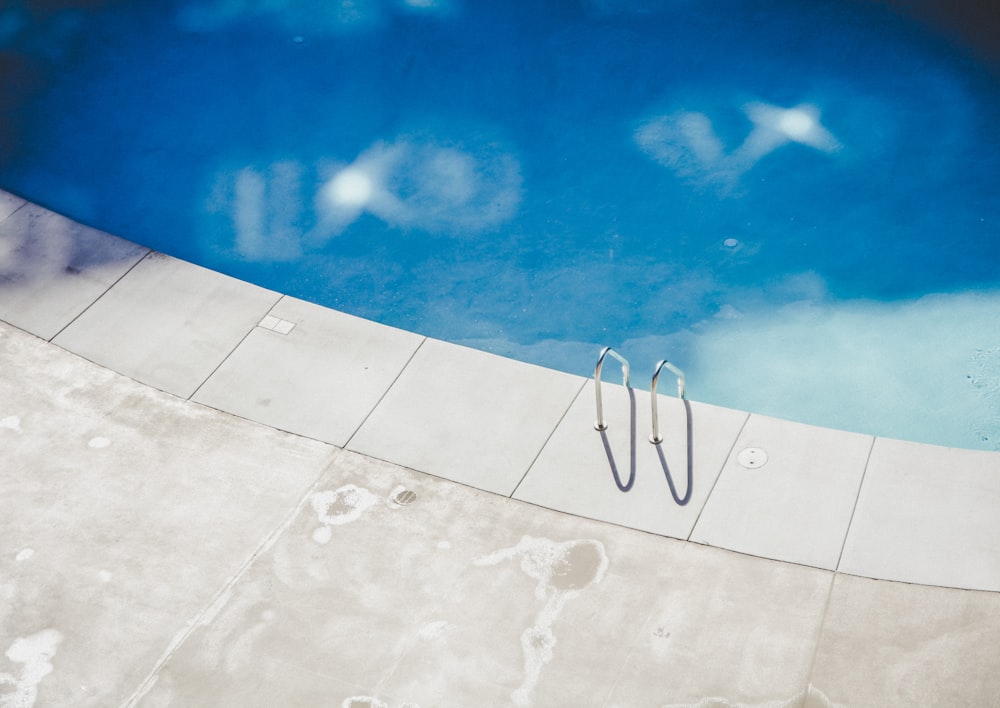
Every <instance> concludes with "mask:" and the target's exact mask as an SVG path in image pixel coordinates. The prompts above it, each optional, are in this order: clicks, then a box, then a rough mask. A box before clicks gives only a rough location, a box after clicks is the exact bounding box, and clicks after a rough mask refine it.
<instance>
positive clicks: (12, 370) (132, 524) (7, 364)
mask: <svg viewBox="0 0 1000 708" xmlns="http://www.w3.org/2000/svg"><path fill="white" fill-rule="evenodd" d="M0 361H2V362H3V365H2V366H0V460H2V465H0V650H3V651H5V652H6V658H0V705H2V706H3V707H4V708H22V707H23V706H31V705H39V706H70V705H74V706H77V705H79V706H105V705H115V704H118V703H120V702H121V701H123V700H125V699H126V698H127V697H128V695H129V694H130V693H131V692H132V691H134V690H135V688H136V686H137V685H138V684H139V683H140V682H141V681H142V680H143V678H144V677H145V676H146V674H148V672H149V671H150V670H151V669H152V668H153V667H154V666H155V663H156V661H157V658H158V657H159V656H160V655H161V654H162V653H163V652H164V651H165V650H166V649H167V648H168V646H169V645H170V643H171V641H172V638H173V637H174V636H175V635H176V634H177V633H178V632H179V631H180V630H182V629H183V627H184V626H185V624H186V623H187V622H189V621H191V620H192V619H194V618H195V617H196V616H198V614H199V613H200V612H201V611H202V610H203V609H204V608H205V607H206V606H207V605H208V604H209V603H210V602H211V601H212V599H213V597H214V596H215V595H216V594H217V593H218V592H219V591H220V590H221V589H222V588H223V586H224V585H225V583H226V582H227V580H228V579H229V578H230V577H232V576H233V575H235V574H236V573H237V572H238V571H239V570H240V568H241V566H242V564H243V563H244V562H245V561H246V559H247V558H249V557H250V556H251V555H252V554H253V553H254V551H255V550H256V549H257V548H258V547H259V546H260V545H261V544H262V543H263V541H264V540H265V539H266V538H267V537H268V535H269V534H270V533H271V532H272V531H273V530H274V529H275V528H276V527H277V526H278V525H279V524H280V523H281V522H282V520H283V519H284V518H285V517H286V516H287V515H288V513H289V510H290V509H291V508H292V507H293V506H294V504H295V503H296V502H297V501H298V500H299V499H300V498H301V497H302V495H303V494H304V493H305V492H306V490H307V489H308V488H309V487H310V486H311V485H312V484H313V483H314V482H315V481H316V479H317V478H318V477H319V474H320V472H321V471H322V470H323V469H324V468H325V467H326V465H327V464H328V463H329V461H330V459H331V457H332V455H333V454H334V452H335V450H334V449H333V448H331V447H329V446H327V445H323V444H321V443H318V442H315V441H312V440H307V439H305V438H299V437H295V436H291V435H287V434H283V433H278V432H276V431H274V430H271V429H269V428H265V427H263V426H260V425H256V424H251V423H247V422H246V421H240V420H238V419H235V418H233V417H231V416H226V415H223V414H219V413H216V412H214V411H212V410H210V409H207V408H203V407H201V406H194V405H191V404H187V403H185V402H183V401H180V400H178V399H176V398H174V397H172V396H169V395H167V394H163V393H161V392H159V391H155V390H153V389H151V388H149V387H147V386H143V385H141V384H138V383H136V382H134V381H131V380H129V379H126V378H125V377H123V376H120V375H118V374H114V373H112V372H110V371H108V370H107V369H103V368H100V367H97V366H94V365H93V364H90V363H89V362H86V361H84V360H83V359H81V358H79V357H77V356H75V355H72V354H68V353H66V352H64V351H63V350H61V349H59V348H57V347H54V346H51V345H48V344H45V343H44V342H43V341H42V340H39V339H36V338H34V337H32V336H30V335H27V334H25V333H23V332H21V331H19V330H17V329H15V328H13V327H10V326H7V325H3V326H0ZM53 667H54V668H53ZM49 672H51V673H49ZM36 699H37V700H36Z"/></svg>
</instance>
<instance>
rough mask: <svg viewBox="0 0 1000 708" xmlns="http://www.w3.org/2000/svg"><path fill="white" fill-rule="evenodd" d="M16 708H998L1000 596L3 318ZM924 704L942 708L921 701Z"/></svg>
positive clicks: (1, 373)
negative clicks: (632, 505)
mask: <svg viewBox="0 0 1000 708" xmlns="http://www.w3.org/2000/svg"><path fill="white" fill-rule="evenodd" d="M0 354H2V360H3V362H4V364H5V365H4V366H3V367H2V368H0V451H2V457H3V460H4V465H3V467H2V468H0V595H2V597H3V600H4V601H3V603H0V648H2V649H4V655H3V657H0V705H3V706H4V708H14V707H15V706H16V707H17V708H21V707H22V706H65V705H80V706H98V705H101V706H103V705H115V704H120V705H139V706H190V705H213V706H241V707H243V706H274V705H285V706H319V705H333V706H383V707H385V706H393V707H399V706H408V707H409V708H419V707H420V706H423V707H424V708H428V707H429V706H442V707H446V706H470V705H476V706H479V705H496V706H595V707H601V708H611V707H616V708H625V707H626V706H628V707H632V706H651V707H653V706H681V705H684V706H705V707H706V708H707V707H708V706H713V707H718V706H737V705H746V706H788V707H793V706H796V707H797V706H803V705H809V706H831V705H851V706H884V705H915V704H920V705H988V704H989V703H988V701H989V700H990V699H991V697H992V696H995V695H998V693H1000V679H998V678H997V674H996V673H995V672H993V671H992V663H991V662H992V659H991V655H990V654H989V652H988V651H986V652H983V651H982V648H983V647H990V646H992V645H993V644H995V643H996V641H997V639H1000V636H998V632H1000V630H998V627H1000V620H998V616H1000V615H998V613H1000V595H998V594H996V593H972V592H967V591H960V590H949V589H941V588H926V587H921V586H912V585H906V584H902V583H893V582H886V581H873V580H867V579H859V578H853V577H850V576H844V575H842V574H838V573H834V572H830V571H826V570H822V569H817V568H808V567H804V566H799V565H795V564H789V563H782V562H778V561H772V560H767V559H762V558H755V557H752V556H747V555H741V554H737V553H733V552H731V551H726V550H722V549H717V548H711V547H708V546H703V545H700V544H695V543H689V542H683V541H679V540H674V539H669V538H664V537H661V536H656V535H653V534H648V533H642V532H638V531H633V530H630V529H626V528H623V527H621V526H616V525H612V524H606V523H602V522H599V521H593V520H589V519H582V518H579V517H576V516H573V515H570V514H562V513H558V512H554V511H550V510H547V509H543V508H540V507H537V506H533V505H530V504H526V503H523V502H519V501H516V500H511V499H507V498H504V497H502V496H498V495H494V494H490V493H487V492H484V491H480V490H476V489H472V488H470V487H466V486H464V485H460V484H455V483H452V482H449V481H445V480H441V479H439V478H437V477H434V476H430V475H426V474H422V473H420V472H416V471H414V470H410V469H406V468H405V467H401V466H398V465H395V464H392V463H389V462H384V461H380V460H376V459H373V458H371V457H368V456H365V455H362V454H359V453H354V452H350V451H346V450H340V449H338V448H335V447H333V446H330V445H327V444H323V443H320V442H316V441H312V440H309V439H307V438H303V437H299V436H295V435H290V434H286V433H281V432H278V431H275V430H273V429H271V428H268V427H265V426H261V425H258V424H255V423H252V422H249V421H245V420H242V419H240V418H236V417H234V416H231V415H228V414H225V413H221V412H218V411H215V410H212V409H209V408H206V407H204V406H201V405H199V404H196V403H193V402H190V401H183V400H181V399H178V398H175V397H173V396H171V395H169V394H166V393H162V392H160V391H156V390H153V389H151V388H149V387H146V386H143V385H141V384H138V383H136V382H134V381H131V380H128V379H126V378H125V377H122V376H120V375H118V374H115V373H112V372H110V371H108V370H106V369H104V368H101V367H99V366H96V365H94V364H92V363H90V362H87V361H85V360H83V359H81V358H79V357H77V356H75V355H73V354H70V353H68V352H65V351H63V350H61V349H60V348H58V347H55V346H53V345H51V344H47V343H45V342H44V341H42V340H39V339H37V338H35V337H33V336H31V335H29V334H27V333H24V332H22V331H20V330H18V329H16V328H14V327H10V326H2V327H0ZM917 698H919V700H916V699H917Z"/></svg>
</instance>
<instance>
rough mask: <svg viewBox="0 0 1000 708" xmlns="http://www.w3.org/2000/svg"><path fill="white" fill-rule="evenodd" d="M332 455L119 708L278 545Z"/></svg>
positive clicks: (133, 701) (127, 705) (127, 706)
mask: <svg viewBox="0 0 1000 708" xmlns="http://www.w3.org/2000/svg"><path fill="white" fill-rule="evenodd" d="M330 448H331V449H332V450H333V453H332V455H331V457H330V460H329V462H328V463H327V464H326V465H324V466H323V468H322V469H321V470H320V471H319V473H318V474H317V475H316V479H315V480H313V482H312V484H311V485H309V488H308V489H307V490H306V492H305V494H303V495H302V498H301V499H299V501H298V502H297V503H296V504H295V505H294V506H293V507H292V510H291V511H290V512H289V513H288V514H286V515H285V518H284V519H282V520H281V522H279V523H278V525H277V526H276V527H275V528H274V529H273V530H272V531H271V532H270V533H269V534H267V535H266V536H265V537H264V540H263V541H261V543H260V544H259V545H258V546H257V548H255V549H254V550H253V552H251V553H250V555H249V556H248V557H247V559H246V560H244V561H243V563H241V564H240V566H239V567H238V568H237V569H236V572H235V573H233V575H232V577H230V578H229V580H227V581H226V582H225V583H223V584H222V587H221V588H220V589H219V591H218V592H217V593H216V594H215V596H214V597H213V598H212V599H211V601H209V603H208V604H207V605H206V606H205V607H204V609H202V610H201V611H200V612H198V613H197V614H196V615H195V616H194V617H193V618H191V620H189V621H188V623H187V625H186V626H185V627H183V628H182V629H181V630H180V631H179V632H177V634H175V635H174V637H173V639H171V640H170V643H169V644H168V645H167V648H166V649H165V650H164V651H163V653H162V654H161V655H160V657H159V658H158V659H157V660H156V663H155V664H153V668H152V669H150V671H149V673H148V674H147V675H146V678H145V679H143V681H142V682H141V683H140V684H139V686H138V687H137V688H136V690H135V692H134V693H132V695H131V696H129V697H128V698H127V699H126V700H125V701H124V702H122V704H121V708H134V707H135V706H136V705H138V703H139V701H140V700H142V698H143V696H145V695H146V694H147V693H148V692H149V690H150V689H151V688H153V686H154V685H155V684H156V680H157V678H158V677H159V674H160V671H161V670H162V669H163V667H164V666H165V665H166V664H167V662H168V661H170V659H171V657H173V655H174V654H175V653H176V652H177V650H178V649H180V648H181V647H182V646H183V645H184V642H186V641H187V639H188V638H189V637H190V636H191V635H192V634H194V632H195V631H196V630H197V629H198V628H199V627H202V626H205V625H207V624H209V623H210V622H211V621H212V620H213V619H215V617H216V616H217V615H218V614H219V612H221V611H222V609H223V608H224V607H225V606H226V603H227V602H228V601H229V598H230V597H231V595H232V591H233V588H234V587H235V586H236V584H237V583H238V582H239V581H240V580H241V579H242V578H243V576H244V575H246V573H247V571H249V570H250V567H251V566H253V564H254V563H255V562H256V561H257V559H258V558H259V557H260V556H261V555H262V554H263V553H265V552H267V551H268V550H270V548H271V547H272V546H273V545H274V544H275V542H277V540H278V537H280V536H281V535H282V534H283V533H284V532H285V531H286V530H287V529H288V528H289V527H290V526H291V525H292V523H294V521H295V518H296V517H297V516H298V515H299V513H300V512H301V511H302V509H303V508H304V507H305V505H306V504H307V503H308V502H309V499H310V498H311V497H312V496H313V494H315V493H316V490H317V489H318V488H319V486H320V484H321V483H322V482H323V479H324V475H325V474H326V471H327V470H328V469H330V466H331V465H333V463H334V462H336V460H337V458H338V457H339V456H340V455H341V453H343V449H342V448H338V447H336V446H334V445H330Z"/></svg>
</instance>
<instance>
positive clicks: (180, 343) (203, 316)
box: [53, 253, 281, 398]
mask: <svg viewBox="0 0 1000 708" xmlns="http://www.w3.org/2000/svg"><path fill="white" fill-rule="evenodd" d="M280 297H281V296H280V295H278V293H275V292H272V291H270V290H265V289H264V288H259V287H257V286H256V285H250V284H249V283H244V282H242V281H239V280H236V279H234V278H230V277H228V276H225V275H222V274H220V273H215V272H213V271H210V270H207V269H205V268H201V267H199V266H196V265H192V264H190V263H186V262H184V261H180V260H177V259H176V258H171V257H169V256H165V255H163V254H160V253H150V254H149V255H148V256H146V258H144V259H143V260H142V261H141V262H140V263H138V264H137V265H136V266H135V268H133V269H132V270H131V271H129V273H128V275H126V276H125V277H124V278H122V279H121V281H119V282H118V283H117V284H116V285H115V287H113V288H112V289H111V290H109V291H108V292H107V293H106V294H105V295H104V296H103V297H101V299H100V300H98V301H97V302H95V303H94V304H93V305H92V306H91V307H90V308H89V309H88V310H87V311H86V312H84V313H83V314H82V315H80V317H78V318H77V319H76V320H75V321H74V322H73V324H71V325H70V326H69V327H67V328H66V329H65V330H63V332H61V333H60V334H59V336H57V337H56V338H55V339H54V340H53V341H54V342H55V343H56V344H58V345H59V346H61V347H64V348H66V349H68V350H70V351H72V352H76V353H77V354H80V355H81V356H84V357H86V358H87V359H90V360H91V361H93V362H96V363H98V364H101V365H102V366H107V367H108V368H110V369H113V370H115V371H118V372H119V373H122V374H125V375H126V376H129V377H131V378H134V379H135V380H136V381H141V382H143V383H146V384H149V385H150V386H155V387H156V388H158V389H161V390H163V391H167V392H169V393H173V394H175V395H177V396H180V397H182V398H188V397H189V396H191V394H193V393H194V392H195V390H197V388H198V386H200V385H201V384H202V383H203V382H204V381H205V379H207V378H208V377H209V375H210V374H211V373H212V372H213V371H214V370H215V369H216V368H217V367H218V366H219V364H221V363H222V361H223V360H224V359H225V358H226V356H228V355H229V353H230V352H232V350H233V349H235V348H236V345H237V344H239V343H240V341H241V340H242V339H243V338H244V337H245V336H246V335H247V333H249V332H250V330H251V329H253V327H254V326H255V325H256V324H257V323H258V322H260V320H261V318H262V317H264V315H266V314H267V311H268V310H269V309H270V308H271V307H272V306H273V305H274V303H276V302H277V301H278V299H279V298H280Z"/></svg>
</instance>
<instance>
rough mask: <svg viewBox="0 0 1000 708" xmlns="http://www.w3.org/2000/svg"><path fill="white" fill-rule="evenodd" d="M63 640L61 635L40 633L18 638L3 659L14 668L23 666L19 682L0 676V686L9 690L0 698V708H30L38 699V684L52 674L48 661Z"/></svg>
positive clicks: (49, 630) (56, 632)
mask: <svg viewBox="0 0 1000 708" xmlns="http://www.w3.org/2000/svg"><path fill="white" fill-rule="evenodd" d="M62 640H63V635H62V632H59V631H57V630H55V629H43V630H42V631H40V632H36V633H35V634H32V635H31V636H29V637H18V638H17V639H15V640H14V643H13V644H11V645H10V647H9V648H8V649H7V652H6V656H7V658H8V659H10V660H11V661H12V662H14V663H15V664H23V665H24V666H23V668H22V669H21V676H20V678H18V677H15V676H14V675H13V674H9V673H0V686H13V690H12V691H7V692H5V693H2V694H0V708H31V707H32V706H34V705H35V701H36V700H37V698H38V684H39V683H41V681H42V679H43V678H45V677H46V676H48V675H49V674H50V673H52V670H53V668H54V667H53V665H52V657H54V656H55V655H56V651H57V650H58V648H59V644H60V643H61V642H62Z"/></svg>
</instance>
